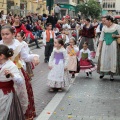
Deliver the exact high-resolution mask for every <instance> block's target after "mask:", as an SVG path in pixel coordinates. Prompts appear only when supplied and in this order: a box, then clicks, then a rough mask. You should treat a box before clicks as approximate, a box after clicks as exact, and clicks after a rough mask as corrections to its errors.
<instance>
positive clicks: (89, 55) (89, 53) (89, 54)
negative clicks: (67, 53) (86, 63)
mask: <svg viewBox="0 0 120 120" xmlns="http://www.w3.org/2000/svg"><path fill="white" fill-rule="evenodd" d="M87 52H88V59H89V60H91V52H90V50H87Z"/></svg>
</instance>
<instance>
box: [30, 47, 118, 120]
mask: <svg viewBox="0 0 120 120" xmlns="http://www.w3.org/2000/svg"><path fill="white" fill-rule="evenodd" d="M32 51H33V52H34V53H37V54H39V55H40V60H41V62H40V65H39V66H37V67H36V69H35V70H34V73H35V77H33V80H32V81H31V82H32V86H33V91H34V97H35V105H36V111H37V115H39V114H40V113H41V112H42V111H43V110H44V108H45V107H46V106H47V105H48V103H49V102H50V101H51V102H52V98H54V96H55V95H57V94H58V95H59V96H62V93H57V94H56V93H50V92H49V91H48V87H47V85H46V81H47V79H46V78H47V74H48V71H49V70H48V66H47V64H45V63H44V47H42V48H41V49H34V50H32ZM115 79H116V80H115V81H113V82H111V81H109V76H105V78H104V79H103V80H100V79H99V75H98V74H97V73H96V72H94V73H93V76H92V78H86V77H85V74H84V73H83V74H82V73H80V74H79V75H78V76H77V77H76V79H75V81H74V83H72V85H71V87H70V88H69V89H68V91H66V90H65V91H64V92H65V95H64V96H63V98H62V100H60V101H59V100H57V101H58V102H60V103H58V105H57V107H56V108H55V110H54V112H53V113H52V112H51V111H48V112H50V114H51V115H50V116H51V117H50V118H49V119H45V118H43V119H40V120H69V119H70V120H120V114H119V113H120V106H119V105H120V77H115ZM64 92H63V93H64ZM52 106H54V102H53V104H52ZM51 109H52V107H51ZM47 114H48V113H47V112H45V116H47ZM38 120H39V119H38Z"/></svg>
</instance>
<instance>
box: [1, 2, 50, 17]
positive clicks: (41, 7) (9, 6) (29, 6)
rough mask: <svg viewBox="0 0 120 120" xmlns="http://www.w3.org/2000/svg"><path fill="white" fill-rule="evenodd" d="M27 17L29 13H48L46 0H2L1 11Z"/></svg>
mask: <svg viewBox="0 0 120 120" xmlns="http://www.w3.org/2000/svg"><path fill="white" fill-rule="evenodd" d="M1 10H4V13H5V14H7V13H8V12H11V13H12V14H19V15H22V16H25V15H26V14H27V13H28V12H33V13H38V14H43V13H47V12H48V11H47V9H46V0H0V11H1Z"/></svg>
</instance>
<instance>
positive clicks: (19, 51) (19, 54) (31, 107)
mask: <svg viewBox="0 0 120 120" xmlns="http://www.w3.org/2000/svg"><path fill="white" fill-rule="evenodd" d="M0 44H4V42H3V40H1V41H0ZM8 47H9V48H12V49H13V50H14V55H13V56H12V57H11V60H12V61H14V63H15V64H16V66H17V67H18V69H19V70H20V72H21V75H22V76H23V78H24V82H25V85H26V86H25V87H24V92H25V94H24V95H23V94H19V90H16V91H17V94H18V97H19V99H20V102H21V105H22V109H23V112H24V114H25V118H26V119H28V120H33V118H34V117H35V115H36V113H35V104H34V96H33V90H32V86H31V83H30V77H29V75H28V73H27V72H26V71H25V70H24V69H23V66H22V62H21V61H20V58H22V60H24V61H25V62H31V61H32V60H33V58H34V56H38V55H36V54H28V53H27V51H26V49H25V48H24V45H23V44H21V43H20V42H19V41H18V40H17V39H13V44H11V45H9V46H8ZM25 99H27V101H28V102H27V103H24V100H25ZM25 101H26V100H25Z"/></svg>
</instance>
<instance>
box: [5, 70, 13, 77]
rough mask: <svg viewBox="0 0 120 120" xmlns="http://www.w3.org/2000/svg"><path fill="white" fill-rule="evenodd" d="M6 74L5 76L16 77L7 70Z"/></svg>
mask: <svg viewBox="0 0 120 120" xmlns="http://www.w3.org/2000/svg"><path fill="white" fill-rule="evenodd" d="M4 73H5V76H7V75H10V76H11V77H14V75H13V74H12V73H11V72H10V71H9V70H5V71H4Z"/></svg>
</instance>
